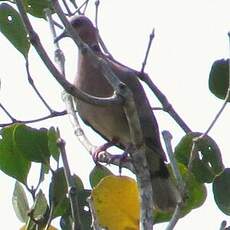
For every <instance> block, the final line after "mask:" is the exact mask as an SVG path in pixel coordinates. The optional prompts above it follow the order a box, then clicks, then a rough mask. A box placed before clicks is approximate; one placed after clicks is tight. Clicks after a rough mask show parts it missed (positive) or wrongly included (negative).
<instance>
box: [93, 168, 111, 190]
mask: <svg viewBox="0 0 230 230" xmlns="http://www.w3.org/2000/svg"><path fill="white" fill-rule="evenodd" d="M109 175H113V173H112V172H111V171H110V170H109V169H108V168H106V167H105V166H103V165H100V164H96V165H95V166H94V168H93V170H92V171H91V172H90V175H89V181H90V185H91V187H92V188H93V187H95V186H96V185H97V184H98V183H99V182H100V181H101V179H103V178H104V177H106V176H109Z"/></svg>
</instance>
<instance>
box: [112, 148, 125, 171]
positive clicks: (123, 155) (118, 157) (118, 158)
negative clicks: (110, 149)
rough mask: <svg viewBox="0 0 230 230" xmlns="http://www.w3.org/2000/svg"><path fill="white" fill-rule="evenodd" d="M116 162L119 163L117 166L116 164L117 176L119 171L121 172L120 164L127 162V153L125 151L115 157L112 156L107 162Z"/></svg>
mask: <svg viewBox="0 0 230 230" xmlns="http://www.w3.org/2000/svg"><path fill="white" fill-rule="evenodd" d="M116 160H118V161H119V164H118V167H119V174H121V170H122V164H123V163H124V162H127V161H128V152H127V151H125V152H123V153H122V154H119V155H118V154H117V155H113V156H112V157H111V159H110V161H109V163H112V162H114V161H116Z"/></svg>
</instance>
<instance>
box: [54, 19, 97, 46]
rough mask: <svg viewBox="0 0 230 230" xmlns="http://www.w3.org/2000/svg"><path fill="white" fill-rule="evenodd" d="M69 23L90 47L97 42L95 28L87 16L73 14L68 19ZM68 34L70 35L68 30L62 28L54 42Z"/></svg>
mask: <svg viewBox="0 0 230 230" xmlns="http://www.w3.org/2000/svg"><path fill="white" fill-rule="evenodd" d="M70 23H71V25H72V26H73V28H74V29H75V30H76V32H77V33H78V35H79V36H80V38H81V40H82V41H83V42H85V43H86V44H87V45H89V46H90V47H92V46H94V45H96V44H97V43H98V41H97V32H96V28H95V27H94V25H93V23H92V22H91V21H90V20H89V18H87V17H86V16H84V15H77V16H73V17H72V18H71V19H70ZM69 36H70V35H69V34H68V32H67V31H66V30H64V31H63V32H62V33H61V34H60V35H59V36H58V37H56V38H55V40H54V42H57V41H59V40H60V39H62V38H64V37H69Z"/></svg>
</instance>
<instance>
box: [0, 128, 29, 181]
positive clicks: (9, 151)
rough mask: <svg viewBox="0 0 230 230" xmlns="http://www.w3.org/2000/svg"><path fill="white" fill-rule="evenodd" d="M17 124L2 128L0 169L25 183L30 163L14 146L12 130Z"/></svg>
mask: <svg viewBox="0 0 230 230" xmlns="http://www.w3.org/2000/svg"><path fill="white" fill-rule="evenodd" d="M17 126H18V124H15V125H12V126H9V127H7V128H3V129H2V139H1V140H0V169H1V170H2V171H3V172H4V173H6V174H7V175H9V176H11V177H14V178H15V179H16V180H18V181H20V182H22V183H23V184H26V181H27V176H28V173H29V170H30V166H31V163H30V161H28V160H27V159H25V158H24V157H23V156H22V155H21V152H20V151H18V149H17V148H15V145H14V142H13V132H14V129H15V128H16V127H17Z"/></svg>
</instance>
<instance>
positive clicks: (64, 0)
mask: <svg viewBox="0 0 230 230" xmlns="http://www.w3.org/2000/svg"><path fill="white" fill-rule="evenodd" d="M62 2H63V5H64V6H65V8H66V11H67V13H68V15H73V14H72V13H71V10H70V8H69V6H68V4H67V2H66V0H62Z"/></svg>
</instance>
